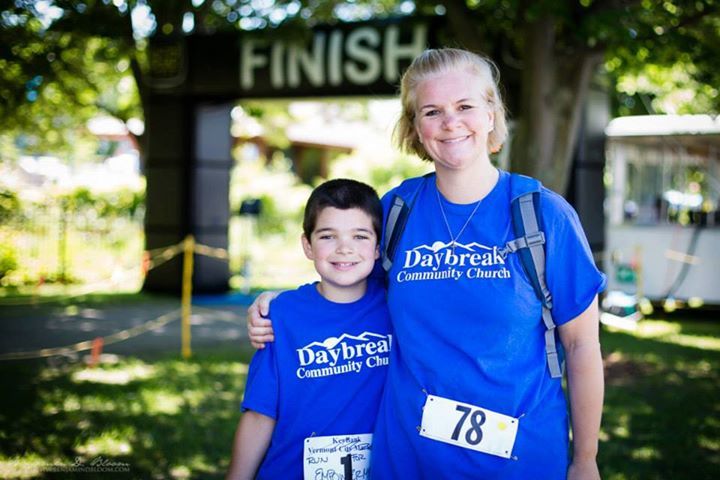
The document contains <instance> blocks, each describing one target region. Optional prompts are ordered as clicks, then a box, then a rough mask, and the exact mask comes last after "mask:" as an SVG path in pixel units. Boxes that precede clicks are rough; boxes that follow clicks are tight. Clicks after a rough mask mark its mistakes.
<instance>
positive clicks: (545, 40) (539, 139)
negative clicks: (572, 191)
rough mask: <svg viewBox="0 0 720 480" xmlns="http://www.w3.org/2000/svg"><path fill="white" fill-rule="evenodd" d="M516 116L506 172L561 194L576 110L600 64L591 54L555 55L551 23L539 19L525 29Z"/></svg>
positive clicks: (577, 117) (577, 115)
mask: <svg viewBox="0 0 720 480" xmlns="http://www.w3.org/2000/svg"><path fill="white" fill-rule="evenodd" d="M525 38H526V43H525V50H524V52H523V64H524V71H523V76H522V87H521V88H522V92H521V98H520V112H519V118H518V119H517V120H516V125H515V130H514V133H513V138H512V148H511V150H510V165H511V169H512V170H513V171H516V172H520V173H525V174H527V175H531V176H533V177H536V178H538V179H540V180H541V181H542V182H543V184H544V185H545V186H547V187H548V188H550V189H552V190H555V191H556V192H558V193H560V194H565V193H566V191H567V187H568V181H569V178H570V169H571V167H572V157H573V152H574V149H575V144H576V138H577V134H578V128H579V125H580V117H581V114H582V107H583V105H584V103H585V97H586V94H587V91H588V88H589V85H590V81H591V79H592V75H593V73H594V71H595V69H596V67H597V66H598V65H599V63H600V61H601V60H602V55H601V54H599V53H596V52H590V51H583V52H580V53H578V52H569V53H562V52H559V51H558V50H559V48H558V47H557V44H556V41H555V40H556V39H555V22H554V20H553V18H552V17H550V16H545V17H542V18H540V19H538V20H537V21H535V22H532V23H528V24H527V27H526V34H525Z"/></svg>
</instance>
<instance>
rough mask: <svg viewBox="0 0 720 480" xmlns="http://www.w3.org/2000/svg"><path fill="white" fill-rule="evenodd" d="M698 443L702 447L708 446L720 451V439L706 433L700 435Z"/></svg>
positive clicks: (709, 448)
mask: <svg viewBox="0 0 720 480" xmlns="http://www.w3.org/2000/svg"><path fill="white" fill-rule="evenodd" d="M698 445H700V446H701V447H702V448H707V449H708V450H714V451H716V452H720V439H717V438H710V437H708V436H706V435H700V436H699V437H698Z"/></svg>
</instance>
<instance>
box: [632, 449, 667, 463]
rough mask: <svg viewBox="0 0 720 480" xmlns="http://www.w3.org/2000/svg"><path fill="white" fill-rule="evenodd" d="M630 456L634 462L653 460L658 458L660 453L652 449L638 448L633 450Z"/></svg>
mask: <svg viewBox="0 0 720 480" xmlns="http://www.w3.org/2000/svg"><path fill="white" fill-rule="evenodd" d="M630 456H631V457H632V458H633V459H635V460H654V459H658V458H660V452H658V451H657V450H655V449H654V448H652V447H640V448H636V449H635V450H633V451H632V453H631V454H630Z"/></svg>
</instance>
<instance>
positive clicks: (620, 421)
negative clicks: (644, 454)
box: [612, 413, 630, 438]
mask: <svg viewBox="0 0 720 480" xmlns="http://www.w3.org/2000/svg"><path fill="white" fill-rule="evenodd" d="M629 424H630V415H628V414H627V413H623V414H621V415H620V416H618V418H617V425H615V426H614V427H613V429H612V434H613V436H615V437H620V438H629V437H630V428H629V427H628V425H629Z"/></svg>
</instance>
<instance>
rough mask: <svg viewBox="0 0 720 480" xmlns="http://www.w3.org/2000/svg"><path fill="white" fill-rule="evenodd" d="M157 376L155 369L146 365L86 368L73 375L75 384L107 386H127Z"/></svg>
mask: <svg viewBox="0 0 720 480" xmlns="http://www.w3.org/2000/svg"><path fill="white" fill-rule="evenodd" d="M154 375H155V368H154V367H152V366H150V365H146V364H140V363H138V364H131V365H128V366H127V367H125V368H113V369H102V368H84V369H82V370H78V371H76V372H74V373H73V374H72V381H73V382H75V383H81V382H91V383H103V384H107V385H127V384H128V383H130V382H132V381H133V380H145V379H147V378H150V377H152V376H154Z"/></svg>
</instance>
